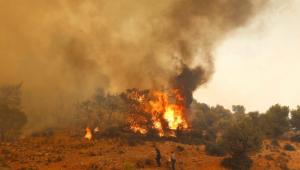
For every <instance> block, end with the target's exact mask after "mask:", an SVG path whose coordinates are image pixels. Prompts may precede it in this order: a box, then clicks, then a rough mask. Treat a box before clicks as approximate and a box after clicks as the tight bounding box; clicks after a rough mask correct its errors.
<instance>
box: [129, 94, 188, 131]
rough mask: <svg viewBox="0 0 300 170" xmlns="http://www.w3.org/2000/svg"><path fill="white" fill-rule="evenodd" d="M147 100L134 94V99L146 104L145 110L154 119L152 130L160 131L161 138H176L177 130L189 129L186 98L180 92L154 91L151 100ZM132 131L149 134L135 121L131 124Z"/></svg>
mask: <svg viewBox="0 0 300 170" xmlns="http://www.w3.org/2000/svg"><path fill="white" fill-rule="evenodd" d="M145 98H146V97H145V96H144V95H141V96H139V94H138V93H134V99H136V100H137V101H138V102H139V103H143V104H145V105H144V106H143V110H144V112H146V113H148V114H150V116H151V117H152V118H151V121H152V125H153V126H152V128H153V129H156V130H157V131H158V135H159V136H175V130H176V129H178V128H182V129H187V128H188V123H187V120H186V117H185V108H184V98H183V96H182V95H181V94H180V91H179V90H171V91H170V92H162V91H152V92H151V93H150V99H149V100H148V101H145ZM135 119H138V118H135ZM144 122H145V121H144ZM130 129H131V130H132V131H133V132H135V133H141V134H146V133H147V132H148V129H146V128H144V127H142V124H138V123H137V122H134V121H131V122H130Z"/></svg>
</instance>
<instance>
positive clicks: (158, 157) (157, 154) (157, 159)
mask: <svg viewBox="0 0 300 170" xmlns="http://www.w3.org/2000/svg"><path fill="white" fill-rule="evenodd" d="M155 151H156V163H157V166H159V167H160V165H161V163H160V159H161V155H160V151H159V149H158V148H155Z"/></svg>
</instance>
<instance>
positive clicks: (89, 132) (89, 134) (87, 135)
mask: <svg viewBox="0 0 300 170" xmlns="http://www.w3.org/2000/svg"><path fill="white" fill-rule="evenodd" d="M92 137H93V135H92V130H91V129H90V128H88V127H87V128H86V129H85V135H84V138H86V139H88V140H92Z"/></svg>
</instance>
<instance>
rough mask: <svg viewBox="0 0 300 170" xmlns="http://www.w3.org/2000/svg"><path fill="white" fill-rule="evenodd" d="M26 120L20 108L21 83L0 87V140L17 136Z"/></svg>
mask: <svg viewBox="0 0 300 170" xmlns="http://www.w3.org/2000/svg"><path fill="white" fill-rule="evenodd" d="M26 122H27V118H26V115H25V113H24V112H23V111H22V110H21V84H19V85H16V86H2V87H0V141H1V140H6V139H12V138H14V137H16V136H18V135H19V134H20V130H21V128H22V127H23V126H24V125H25V124H26Z"/></svg>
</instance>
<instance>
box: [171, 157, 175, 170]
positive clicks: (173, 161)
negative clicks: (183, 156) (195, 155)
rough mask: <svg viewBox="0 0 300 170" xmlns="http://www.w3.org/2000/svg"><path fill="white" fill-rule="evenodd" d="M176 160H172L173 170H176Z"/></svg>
mask: <svg viewBox="0 0 300 170" xmlns="http://www.w3.org/2000/svg"><path fill="white" fill-rule="evenodd" d="M175 165H176V159H171V166H172V170H175Z"/></svg>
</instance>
